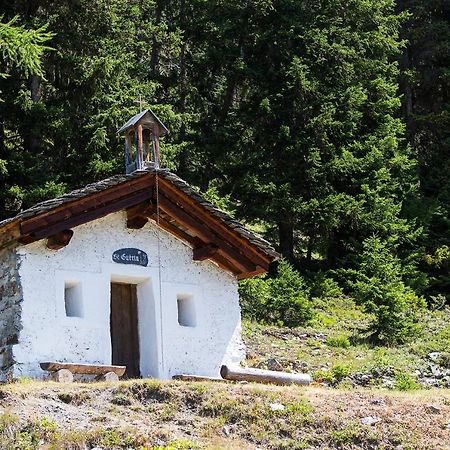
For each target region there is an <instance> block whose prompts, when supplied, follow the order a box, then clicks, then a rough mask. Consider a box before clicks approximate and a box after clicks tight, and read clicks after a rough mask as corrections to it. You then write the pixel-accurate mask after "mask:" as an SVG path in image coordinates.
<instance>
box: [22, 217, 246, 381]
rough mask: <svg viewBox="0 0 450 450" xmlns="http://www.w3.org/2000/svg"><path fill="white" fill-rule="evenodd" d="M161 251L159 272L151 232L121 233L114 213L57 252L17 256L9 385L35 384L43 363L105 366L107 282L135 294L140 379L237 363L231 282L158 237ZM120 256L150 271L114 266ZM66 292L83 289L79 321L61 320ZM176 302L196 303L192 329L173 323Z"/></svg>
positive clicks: (35, 247)
mask: <svg viewBox="0 0 450 450" xmlns="http://www.w3.org/2000/svg"><path fill="white" fill-rule="evenodd" d="M159 242H160V255H161V269H160V270H159V265H158V229H157V227H156V225H155V223H154V222H152V221H149V223H147V225H145V227H144V228H142V229H140V230H131V229H127V228H126V215H125V212H119V213H114V214H110V215H109V216H107V217H104V218H102V219H98V220H96V221H93V222H90V223H87V224H84V225H81V226H79V227H76V228H75V229H74V236H73V238H72V240H71V242H70V243H69V245H68V246H66V247H64V248H62V249H60V250H58V251H54V250H49V249H47V248H46V246H45V241H39V242H36V243H33V244H29V245H26V246H22V247H20V249H19V250H18V252H19V256H20V260H21V265H20V279H21V283H22V288H23V303H22V330H21V332H20V335H19V343H18V344H17V345H15V346H14V349H13V352H14V358H15V360H16V362H17V364H16V366H15V371H14V375H15V376H24V375H26V376H35V377H42V376H44V373H43V372H42V371H41V369H40V368H39V362H43V361H67V362H75V363H76V362H80V363H81V362H84V363H100V364H110V363H111V337H110V283H111V282H112V281H113V282H114V281H116V282H127V283H135V284H137V293H138V329H139V340H140V368H141V374H142V376H145V377H147V376H153V377H159V378H169V377H171V376H172V375H175V374H180V373H187V374H197V375H205V376H219V371H220V366H221V364H224V363H238V362H239V361H240V360H242V358H243V357H244V354H245V350H244V346H243V343H242V340H241V337H240V326H241V323H240V309H239V302H238V292H237V282H236V279H235V278H234V277H233V276H232V275H231V274H229V273H227V272H226V271H223V270H222V269H220V268H218V267H217V266H216V265H215V264H213V263H211V262H209V261H202V262H197V261H193V260H192V249H191V248H190V247H189V246H187V245H186V244H184V243H183V242H181V241H180V240H178V239H177V238H175V237H174V236H172V235H170V234H169V233H167V232H165V231H163V230H159ZM127 247H134V248H139V249H141V250H143V251H145V252H146V253H147V254H148V258H149V264H148V267H141V266H135V265H123V264H117V263H114V262H112V253H113V252H114V251H115V250H118V249H120V248H127ZM160 274H161V279H160V278H159V275H160ZM65 283H72V284H76V283H78V289H80V288H81V301H82V308H81V309H82V314H81V315H82V317H67V316H66V309H65V304H64V286H65ZM160 286H161V296H160V293H159V287H160ZM180 295H184V296H189V297H190V298H192V300H193V302H194V305H195V315H196V326H195V327H186V326H181V325H180V324H179V323H178V313H177V296H180Z"/></svg>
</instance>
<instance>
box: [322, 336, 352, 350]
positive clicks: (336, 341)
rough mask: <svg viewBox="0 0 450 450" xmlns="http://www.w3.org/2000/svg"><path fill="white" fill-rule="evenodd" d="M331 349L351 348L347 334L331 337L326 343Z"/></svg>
mask: <svg viewBox="0 0 450 450" xmlns="http://www.w3.org/2000/svg"><path fill="white" fill-rule="evenodd" d="M326 343H327V345H328V346H329V347H336V348H349V347H350V339H349V338H348V336H346V335H345V334H341V335H339V336H329V337H327V341H326Z"/></svg>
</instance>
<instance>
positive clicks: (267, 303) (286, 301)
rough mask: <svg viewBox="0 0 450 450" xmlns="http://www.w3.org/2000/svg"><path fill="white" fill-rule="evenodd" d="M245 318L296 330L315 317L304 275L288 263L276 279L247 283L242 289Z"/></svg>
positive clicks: (249, 281)
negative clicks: (295, 328)
mask: <svg viewBox="0 0 450 450" xmlns="http://www.w3.org/2000/svg"><path fill="white" fill-rule="evenodd" d="M239 295H240V298H241V308H242V314H243V316H244V317H245V318H248V319H253V320H256V321H259V322H264V323H269V324H276V325H285V326H288V327H296V326H299V325H302V324H304V323H306V322H308V321H309V320H310V319H311V318H312V315H313V309H312V304H311V302H310V301H309V299H308V293H307V290H306V287H305V283H304V281H303V278H302V277H301V275H300V274H299V273H298V272H297V271H296V270H295V269H294V268H293V267H292V266H291V265H290V264H289V263H288V262H287V261H285V260H281V261H280V263H279V265H278V270H277V276H276V278H267V279H262V278H256V279H252V280H244V281H242V282H241V283H240V285H239Z"/></svg>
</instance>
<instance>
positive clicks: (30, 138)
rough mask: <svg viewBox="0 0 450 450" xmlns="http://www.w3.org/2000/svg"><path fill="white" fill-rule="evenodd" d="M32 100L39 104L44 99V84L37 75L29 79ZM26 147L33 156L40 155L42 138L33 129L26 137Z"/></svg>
mask: <svg viewBox="0 0 450 450" xmlns="http://www.w3.org/2000/svg"><path fill="white" fill-rule="evenodd" d="M29 86H30V93H31V100H32V101H33V103H37V102H39V101H40V100H41V97H42V83H41V79H40V78H39V77H38V76H36V75H31V76H30V79H29ZM25 142H26V146H27V148H28V150H29V152H30V153H31V154H34V155H35V154H37V153H39V151H40V149H41V144H42V136H41V134H40V133H38V132H36V130H35V129H34V127H33V128H31V129H30V130H29V132H28V133H27V136H26V137H25Z"/></svg>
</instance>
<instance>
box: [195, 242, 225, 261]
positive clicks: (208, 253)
mask: <svg viewBox="0 0 450 450" xmlns="http://www.w3.org/2000/svg"><path fill="white" fill-rule="evenodd" d="M218 250H219V247H218V246H217V245H215V244H207V245H203V246H202V247H196V248H194V250H193V257H192V259H193V260H194V261H204V260H205V259H209V258H211V257H212V256H214V255H215V254H216V253H217V251H218Z"/></svg>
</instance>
